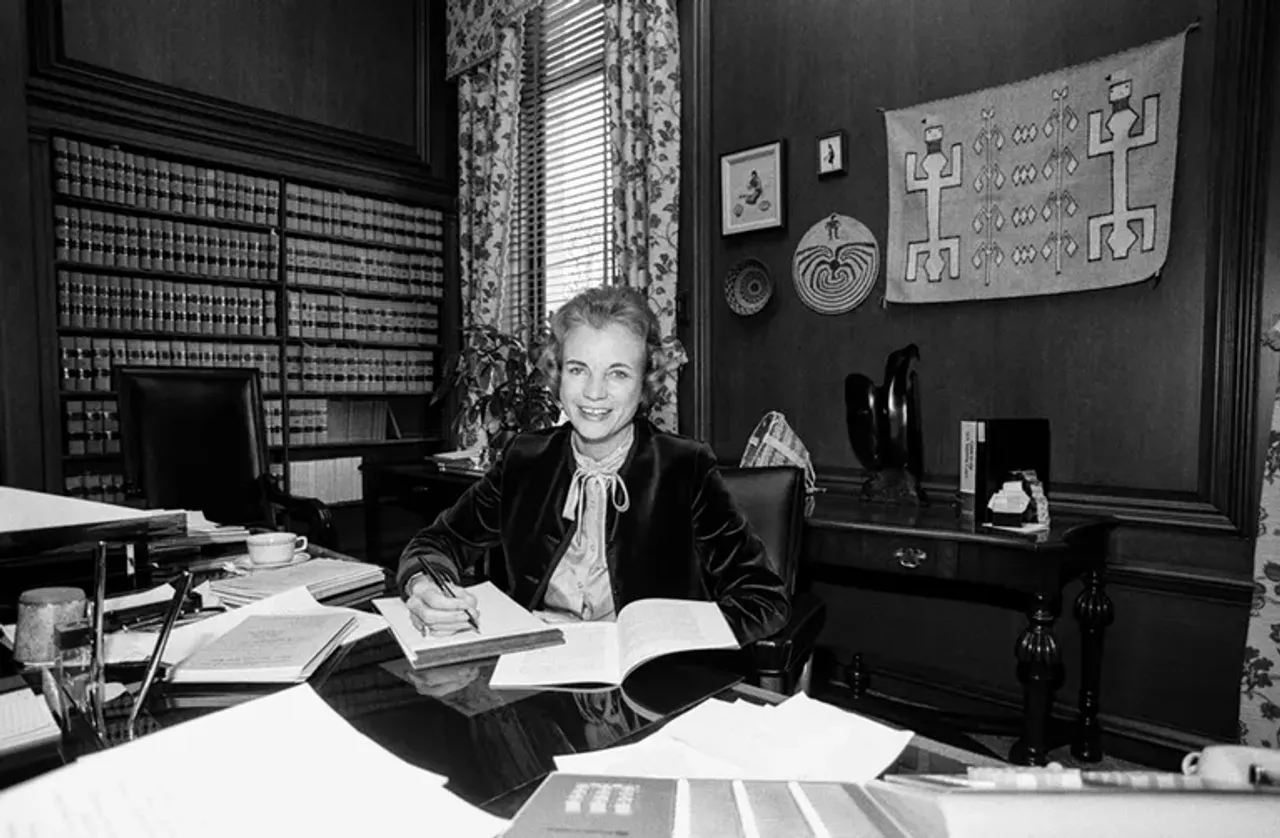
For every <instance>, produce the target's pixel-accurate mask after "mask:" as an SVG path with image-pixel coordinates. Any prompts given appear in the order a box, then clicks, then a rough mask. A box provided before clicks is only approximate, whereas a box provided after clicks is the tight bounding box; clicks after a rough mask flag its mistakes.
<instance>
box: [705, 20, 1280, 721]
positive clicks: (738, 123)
mask: <svg viewBox="0 0 1280 838" xmlns="http://www.w3.org/2000/svg"><path fill="white" fill-rule="evenodd" d="M694 5H695V6H696V5H698V4H694ZM707 16H708V17H709V18H710V20H709V25H708V31H709V33H710V34H709V37H708V38H706V39H705V41H704V43H706V44H708V46H707V48H708V49H709V52H710V60H709V65H710V66H709V73H708V75H709V78H710V82H709V89H710V92H711V96H710V98H711V103H710V115H709V117H708V118H707V119H706V120H705V121H704V122H703V123H701V125H700V126H699V125H695V126H693V132H694V133H693V136H694V142H697V141H698V137H699V136H700V137H701V141H702V142H703V143H704V144H705V146H706V148H707V150H708V151H709V153H710V155H711V158H712V159H711V161H710V162H711V166H712V167H713V171H712V172H703V173H702V174H703V186H702V188H704V189H705V188H707V184H710V194H709V195H708V199H709V200H710V202H711V204H712V207H713V212H714V213H715V216H714V218H715V227H714V230H713V231H712V233H713V235H712V236H711V237H710V238H709V240H708V242H699V243H697V244H689V243H688V242H687V240H686V247H687V248H690V249H691V251H692V252H693V253H694V255H693V257H692V258H691V262H692V263H693V264H692V265H691V268H692V270H693V271H697V270H699V269H700V270H702V271H703V272H704V273H705V276H699V277H698V281H700V282H705V283H706V285H707V288H709V289H710V290H709V293H707V294H706V296H705V297H704V298H703V299H702V301H701V302H702V305H701V306H700V309H699V312H698V314H699V317H701V318H702V324H703V327H704V328H705V330H706V331H708V332H709V335H710V336H709V339H706V340H707V346H706V349H705V350H704V352H705V353H707V354H708V355H709V357H706V356H704V358H702V359H700V360H704V361H705V363H706V364H707V369H708V371H709V372H708V381H707V384H706V385H705V387H704V388H703V391H704V392H705V394H706V396H707V399H708V404H709V407H708V408H707V411H706V412H707V413H708V414H709V416H708V417H707V420H706V421H707V424H706V429H707V433H708V436H709V441H710V442H711V443H712V444H713V446H714V447H715V449H716V451H717V453H718V454H719V455H720V456H722V457H724V458H726V459H736V458H737V456H738V455H739V454H740V453H741V451H742V448H743V445H744V444H745V442H746V439H747V436H748V434H749V433H750V431H751V429H752V427H753V426H754V424H755V423H756V422H757V421H758V419H759V418H760V416H761V415H762V414H763V413H765V412H766V411H768V410H781V411H783V412H784V413H785V414H786V415H787V417H788V419H789V420H790V422H791V424H792V425H793V426H794V427H795V429H796V430H797V432H798V433H799V434H800V436H801V438H802V439H803V440H804V442H805V443H806V445H807V446H808V448H809V450H810V452H811V454H812V455H813V458H814V461H815V464H816V465H817V467H818V469H819V473H820V479H819V482H820V483H826V484H827V485H828V486H830V487H832V489H833V490H849V489H851V488H853V487H856V486H857V485H858V483H859V482H860V480H861V478H862V476H863V475H862V472H861V470H860V467H859V464H858V462H857V460H856V458H855V457H854V456H853V453H852V450H851V448H850V446H849V443H848V441H847V438H846V434H845V427H844V408H843V403H842V384H843V379H844V377H845V375H847V374H848V373H851V372H862V373H866V374H869V375H871V376H872V377H873V378H875V379H877V380H878V379H879V378H880V377H881V374H882V370H883V365H884V361H885V358H886V356H887V355H888V353H889V352H891V351H892V350H894V349H896V348H898V347H901V346H904V345H905V344H907V343H912V342H914V343H916V344H917V345H918V346H919V347H920V352H921V356H922V359H921V364H920V380H921V385H922V401H923V403H922V414H923V427H924V440H925V455H924V459H925V468H926V471H927V472H928V477H927V479H928V481H930V482H931V483H932V485H933V487H934V488H935V496H941V497H944V498H945V497H946V496H947V495H949V494H950V492H952V491H954V488H955V485H956V475H957V471H958V458H959V455H958V426H959V421H960V419H962V418H965V417H972V416H1046V417H1048V418H1049V419H1050V420H1051V422H1052V428H1053V451H1052V458H1053V478H1054V484H1055V487H1056V489H1055V494H1056V495H1057V497H1056V500H1057V501H1058V502H1059V503H1061V504H1062V505H1063V508H1066V507H1067V506H1068V505H1069V506H1070V507H1072V508H1074V509H1076V510H1078V511H1092V512H1098V513H1107V512H1117V511H1118V512H1121V513H1122V514H1126V515H1128V517H1129V518H1130V519H1131V520H1133V521H1135V522H1137V521H1141V522H1142V525H1138V524H1137V523H1135V524H1133V525H1131V526H1126V527H1124V528H1122V529H1121V530H1120V531H1119V533H1118V534H1117V536H1116V537H1115V539H1114V543H1113V545H1112V551H1113V566H1114V570H1113V572H1112V574H1111V583H1112V594H1113V597H1114V599H1115V600H1116V603H1117V609H1118V612H1117V614H1118V615H1117V620H1116V624H1115V626H1114V627H1113V630H1112V632H1111V635H1110V637H1109V638H1108V641H1107V643H1108V647H1107V658H1106V664H1105V667H1104V673H1103V680H1104V694H1103V712H1104V718H1106V719H1108V720H1109V721H1110V722H1111V724H1112V725H1113V727H1115V726H1119V727H1125V728H1127V729H1128V730H1129V731H1130V732H1135V733H1134V735H1137V736H1140V737H1142V736H1145V737H1147V738H1154V739H1162V738H1163V740H1164V741H1173V740H1176V739H1177V738H1178V737H1179V736H1181V735H1183V734H1185V733H1191V734H1196V735H1206V736H1211V737H1222V738H1228V737H1231V736H1232V735H1233V734H1234V732H1235V701H1236V690H1237V688H1238V672H1239V661H1240V659H1241V658H1240V655H1241V651H1242V643H1243V637H1244V626H1245V622H1246V620H1247V616H1248V582H1247V580H1248V577H1249V572H1250V566H1251V559H1252V549H1251V548H1252V540H1251V538H1250V533H1251V527H1252V526H1253V523H1252V518H1251V514H1250V513H1251V510H1252V508H1253V505H1254V504H1255V503H1256V501H1255V500H1254V498H1256V485H1254V484H1256V482H1257V481H1258V479H1259V475H1260V468H1259V465H1260V464H1259V462H1258V460H1257V452H1258V451H1259V450H1260V449H1259V447H1258V439H1259V437H1260V436H1262V435H1263V433H1264V429H1263V428H1262V426H1261V424H1260V423H1261V422H1262V421H1263V419H1264V418H1265V416H1264V411H1263V410H1262V409H1261V407H1262V406H1263V405H1265V404H1266V403H1267V402H1268V401H1269V399H1270V394H1271V392H1272V389H1271V388H1272V386H1273V385H1272V384H1271V383H1270V382H1272V381H1274V377H1275V360H1274V359H1273V358H1270V357H1263V358H1259V356H1258V353H1257V350H1256V341H1257V325H1258V314H1259V310H1260V309H1264V310H1268V311H1269V310H1271V309H1272V308H1274V306H1275V305H1276V304H1277V301H1276V299H1275V294H1274V293H1268V294H1267V295H1266V296H1265V297H1264V296H1263V295H1262V293H1261V289H1262V287H1263V283H1262V275H1263V274H1262V270H1263V265H1262V257H1263V253H1264V252H1269V253H1270V254H1271V258H1272V264H1273V265H1274V259H1275V251H1276V247H1277V245H1276V235H1275V231H1274V227H1275V223H1274V221H1272V222H1271V226H1270V228H1268V227H1267V226H1266V216H1265V215H1264V214H1263V210H1265V207H1266V199H1267V198H1268V194H1270V195H1272V196H1274V195H1277V194H1278V190H1277V186H1276V181H1275V180H1270V181H1269V180H1267V179H1266V178H1267V175H1268V170H1267V168H1266V164H1267V163H1268V162H1269V153H1270V152H1269V144H1268V143H1267V140H1266V137H1267V135H1268V134H1269V132H1270V130H1271V122H1270V114H1271V112H1272V110H1273V103H1272V102H1271V101H1270V98H1271V97H1272V96H1273V95H1274V94H1273V93H1272V92H1271V91H1270V85H1269V84H1268V85H1262V84H1261V82H1260V81H1259V79H1262V78H1271V77H1273V76H1274V75H1275V73H1276V69H1277V68H1276V63H1275V57H1276V53H1277V49H1276V26H1275V15H1274V14H1271V15H1270V17H1268V14H1267V4H1266V3H1265V2H1263V1H1262V0H1225V2H1221V3H1215V2H1213V1H1212V0H1046V2H1041V3H1023V2H1019V0H970V1H969V2H950V0H901V2H893V3H878V2H870V0H858V2H848V0H819V1H818V2H810V3H806V4H803V9H801V8H799V7H796V6H795V5H794V4H786V3H774V2H769V0H739V2H736V3H734V4H732V10H730V9H729V8H728V7H725V8H721V7H720V6H719V5H718V4H713V5H712V7H711V8H710V10H709V12H708V13H707ZM690 17H694V18H696V17H697V14H696V13H692V14H691V15H690ZM1195 21H1199V27H1198V28H1197V29H1196V30H1195V31H1193V32H1192V33H1191V34H1190V35H1189V38H1188V41H1187V51H1186V62H1185V67H1184V74H1183V99H1182V125H1181V130H1180V134H1179V148H1178V158H1177V172H1176V178H1177V181H1176V189H1175V197H1174V209H1173V219H1172V225H1173V227H1172V239H1171V244H1170V248H1169V256H1168V261H1167V262H1166V265H1165V268H1164V270H1163V272H1162V274H1161V276H1160V279H1159V282H1153V281H1148V282H1144V283H1141V284H1138V285H1134V286H1129V287H1124V288H1119V289H1113V290H1104V291H1096V292H1089V293H1081V294H1069V295H1060V296H1052V297H1042V298H1025V299H1015V300H997V301H990V302H977V303H959V304H950V305H926V306H907V305H895V306H889V307H886V306H884V305H882V304H881V297H882V295H883V289H884V284H883V277H881V279H880V281H879V282H878V284H877V286H876V288H875V289H874V290H873V292H872V295H871V297H870V298H868V300H867V301H866V302H865V303H864V304H863V305H862V306H861V307H859V308H858V309H856V310H855V311H853V312H850V313H848V314H845V315H841V316H836V317H829V316H823V315H819V314H816V313H814V312H812V311H810V310H809V309H808V308H806V307H805V306H804V305H803V303H801V302H800V300H799V298H798V297H797V295H796V293H795V289H794V285H793V283H792V279H791V259H792V255H793V253H794V249H795V247H796V244H797V243H798V242H799V240H800V238H801V236H803V234H804V233H805V231H806V230H807V229H808V228H809V227H810V226H811V225H813V224H814V223H816V222H818V221H819V220H820V219H822V218H823V217H824V216H825V215H826V214H828V213H831V212H840V213H843V214H847V215H851V216H854V217H855V218H858V219H859V220H861V221H862V222H863V223H865V224H866V225H867V226H868V227H869V228H870V229H871V230H872V232H873V233H874V234H875V235H876V237H877V239H878V240H879V241H880V242H881V243H883V242H884V240H885V235H886V231H887V224H888V222H887V211H888V192H887V185H886V166H887V164H886V159H885V156H886V150H885V139H884V122H883V116H882V113H881V111H882V109H894V108H899V107H907V106H911V105H915V104H919V103H923V102H927V101H931V100H935V99H940V98H945V97H949V96H955V95H959V94H964V93H969V92H974V91H977V90H980V89H982V88H985V87H989V86H993V85H1000V84H1005V83H1009V82H1014V81H1018V80H1021V79H1024V78H1027V77H1029V76H1032V75H1036V74H1039V73H1043V72H1047V71H1050V70H1053V69H1055V68H1059V67H1062V66H1066V65H1070V64H1075V63H1080V62H1084V61H1088V60H1092V59H1096V58H1099V57H1102V56H1105V55H1107V54H1109V53H1113V52H1116V51H1120V50H1124V49H1128V48H1132V47H1135V46H1138V45H1141V44H1143V43H1146V42H1148V41H1152V40H1156V39H1158V38H1162V37H1166V36H1169V35H1172V34H1175V33H1177V32H1178V31H1180V30H1181V29H1183V28H1184V27H1186V26H1188V25H1189V24H1192V23H1193V22H1195ZM1259 27H1263V29H1262V30H1261V31H1262V32H1264V33H1266V35H1265V37H1263V35H1261V34H1259V32H1260V30H1259ZM1268 27H1269V28H1268ZM686 35H687V36H691V37H697V36H696V35H694V34H692V33H690V32H688V31H686ZM685 51H686V53H692V52H696V50H695V49H694V47H691V46H689V45H687V44H686V46H685ZM695 83H696V81H695ZM1264 91H1265V95H1263V93H1264ZM699 128H701V130H702V132H704V133H702V134H701V135H699V134H698V133H697V132H698V130H699ZM834 129H843V130H845V131H846V132H847V133H848V140H849V154H848V157H849V171H848V174H847V175H846V176H843V177H836V178H827V179H823V180H819V179H818V177H817V174H816V159H815V158H816V140H817V137H818V136H819V135H821V134H824V133H827V132H829V131H831V130H834ZM777 139H782V140H783V141H785V143H786V144H787V156H786V159H787V164H786V181H785V183H786V185H785V195H786V200H787V207H786V218H787V226H786V228H785V229H783V230H772V231H762V232H755V233H747V234H742V235H734V236H728V237H720V236H719V235H718V233H719V217H718V212H719V197H718V176H717V175H716V174H715V171H716V170H718V159H719V155H721V154H724V153H727V152H730V151H735V150H738V149H741V148H744V147H749V146H753V145H756V144H761V143H766V142H770V141H773V140H777ZM688 153H689V152H686V154H688ZM1233 161H1234V162H1233ZM1271 203H1272V205H1275V203H1276V201H1274V200H1273V201H1272V202H1271ZM699 253H700V255H699ZM748 257H751V258H756V259H760V260H762V261H763V262H765V264H766V265H767V266H768V267H769V269H770V271H771V273H772V275H773V278H774V285H775V291H774V297H773V300H772V301H771V302H770V304H769V305H768V307H767V308H766V309H765V310H764V311H763V312H762V313H761V314H759V315H756V316H754V317H749V318H741V317H738V316H736V315H734V314H733V313H732V312H731V311H730V310H729V308H728V307H727V305H726V304H725V302H724V299H723V295H722V293H721V288H722V284H723V281H724V277H725V276H726V274H727V272H728V271H729V270H730V268H731V267H732V266H733V265H734V264H735V263H737V262H738V261H739V260H741V259H744V258H748ZM882 268H883V265H882ZM693 296H694V297H696V294H695V295H693ZM1259 368H1261V374H1262V375H1263V376H1267V377H1268V378H1267V382H1268V383H1267V384H1266V385H1264V387H1263V393H1264V394H1265V398H1263V399H1259V398H1258V397H1257V377H1258V374H1259ZM816 535H817V537H815V538H813V539H811V542H810V546H809V554H808V556H809V560H810V561H812V562H815V563H822V562H823V561H824V558H825V559H828V560H829V559H830V558H831V557H833V556H835V555H838V553H839V551H841V550H845V549H849V543H848V541H847V540H846V539H844V538H843V537H842V536H841V535H840V534H839V533H832V532H826V533H818V534H816ZM820 590H821V592H822V593H823V595H824V596H825V597H826V598H827V599H828V601H829V602H831V604H832V605H833V606H834V607H833V608H832V609H831V610H832V619H831V621H830V623H831V624H830V626H829V629H828V631H827V633H826V636H825V641H826V642H827V643H829V644H831V645H832V646H834V647H836V648H837V649H839V650H840V651H841V652H843V653H846V654H847V653H849V652H852V651H861V652H863V653H864V654H865V655H866V656H867V657H868V658H869V659H870V660H871V662H872V663H873V664H878V665H879V666H880V667H881V668H882V670H883V671H885V672H887V673H889V674H891V675H893V674H896V675H901V676H902V678H903V680H904V683H905V682H906V681H912V680H913V681H916V682H925V683H933V684H934V685H937V686H942V685H947V686H948V687H955V688H956V689H958V690H959V691H960V692H970V693H973V694H984V695H987V696H996V697H997V698H998V699H1000V700H1005V701H1010V702H1013V701H1016V700H1017V698H1018V695H1019V687H1018V685H1017V682H1016V680H1015V679H1014V672H1013V665H1012V656H1011V654H1010V650H1011V649H1012V647H1013V643H1014V639H1015V638H1016V636H1017V632H1018V631H1019V630H1020V629H1021V627H1022V625H1023V618H1022V617H1021V616H1020V615H1018V614H1016V613H1011V612H1001V611H997V610H994V609H988V608H986V607H983V606H976V605H967V604H963V603H946V604H938V603H936V602H933V601H929V600H924V599H921V598H913V597H907V596H901V595H890V594H881V593H873V592H867V591H853V590H850V589H847V588H844V587H841V586H839V585H831V584H823V585H821V586H820ZM1068 602H1069V600H1068ZM1070 625H1071V621H1070V617H1069V616H1068V617H1067V618H1066V619H1064V620H1063V622H1062V625H1061V626H1060V631H1059V638H1060V639H1061V640H1062V641H1064V647H1065V648H1064V654H1065V655H1066V656H1067V657H1066V659H1067V660H1068V661H1069V662H1073V655H1074V650H1075V645H1074V638H1073V637H1072V634H1073V632H1072V631H1070V630H1069V627H1070ZM1074 678H1075V674H1074V672H1072V673H1069V675H1068V682H1067V685H1066V689H1065V690H1064V691H1063V692H1061V693H1060V694H1059V697H1060V699H1063V698H1065V699H1066V701H1067V703H1070V702H1071V701H1072V700H1073V699H1074V692H1073V690H1074V683H1075V682H1074V680H1073V679H1074ZM1153 730H1154V731H1157V732H1156V733H1152V732H1151V731H1153Z"/></svg>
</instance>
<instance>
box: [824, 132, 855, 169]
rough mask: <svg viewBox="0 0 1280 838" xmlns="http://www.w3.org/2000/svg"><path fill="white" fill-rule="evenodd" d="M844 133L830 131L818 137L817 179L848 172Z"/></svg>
mask: <svg viewBox="0 0 1280 838" xmlns="http://www.w3.org/2000/svg"><path fill="white" fill-rule="evenodd" d="M846 145H847V143H846V142H845V134H844V131H832V132H831V133H830V134H823V135H822V136H821V137H818V177H829V176H831V175H842V174H844V173H845V172H847V171H848V170H849V167H848V162H847V160H846V159H845V146H846Z"/></svg>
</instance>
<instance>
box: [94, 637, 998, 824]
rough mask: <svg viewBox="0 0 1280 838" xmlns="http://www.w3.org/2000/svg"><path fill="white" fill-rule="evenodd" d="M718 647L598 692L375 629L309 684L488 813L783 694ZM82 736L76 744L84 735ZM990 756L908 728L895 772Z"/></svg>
mask: <svg viewBox="0 0 1280 838" xmlns="http://www.w3.org/2000/svg"><path fill="white" fill-rule="evenodd" d="M729 660H730V659H729V658H727V657H724V656H723V655H719V654H711V655H707V654H694V655H684V656H674V657H672V658H668V659H661V660H659V661H656V662H654V663H653V664H650V665H649V666H646V667H642V668H641V669H640V670H638V671H637V672H636V673H634V674H633V676H632V677H630V678H629V679H628V681H627V684H626V686H625V687H624V688H621V689H613V690H608V691H602V692H559V691H537V690H501V691H498V690H491V689H489V687H488V681H489V674H490V673H491V672H492V669H493V665H494V661H493V660H489V661H481V662H476V663H471V664H458V665H454V666H449V667H441V668H438V669H428V670H422V671H413V670H411V669H410V668H409V667H408V665H407V663H406V662H405V660H404V658H403V656H402V654H401V652H400V649H399V647H398V646H397V645H396V644H395V642H394V641H393V640H392V639H391V638H390V636H389V635H387V634H385V633H384V634H379V635H375V636H373V637H370V638H367V639H365V640H362V641H360V642H359V643H356V644H354V645H353V646H351V647H350V648H349V649H346V650H343V651H341V652H339V656H338V657H337V658H336V659H335V660H334V661H333V662H332V665H330V666H328V667H326V670H325V671H323V672H321V673H317V675H316V676H315V677H313V678H312V681H311V683H312V686H314V687H315V689H316V691H317V693H319V695H320V696H321V697H323V698H324V699H325V700H326V701H327V702H328V703H329V704H330V705H331V706H332V707H333V708H334V709H336V710H337V711H338V712H339V713H340V714H341V715H342V716H343V717H344V718H345V719H347V720H348V721H349V722H350V723H351V724H352V725H353V726H354V727H355V728H356V729H357V730H359V731H360V732H362V733H364V734H365V735H366V736H368V737H369V738H370V739H372V740H373V741H375V742H377V743H379V744H380V745H382V746H383V747H385V748H387V749H388V750H389V751H391V752H392V753H394V754H396V755H398V756H400V757H401V758H403V759H405V760H407V761H408V762H411V763H413V764H415V765H418V766H421V767H423V768H426V769H428V770H431V771H435V772H437V773H440V774H443V775H446V776H448V777H449V788H450V789H451V790H452V791H454V792H455V793H457V794H458V795H460V796H461V797H463V798H464V799H466V800H468V801H470V802H472V803H475V804H477V805H480V806H483V807H484V808H486V809H487V810H489V811H491V812H493V813H494V814H498V815H502V816H510V815H511V814H513V813H514V812H515V810H516V809H517V808H519V806H520V805H521V804H522V803H523V802H524V800H525V799H527V797H528V796H529V795H530V794H532V792H533V791H534V790H535V789H536V787H537V785H538V783H539V782H540V781H541V780H542V778H543V777H544V776H545V775H546V774H547V773H548V772H550V771H552V770H554V767H555V765H554V761H553V758H554V757H555V756H558V755H562V754H569V753H580V752H584V751H591V750H598V749H601V748H606V747H609V746H612V745H615V744H620V743H625V742H631V741H636V740H638V739H641V738H643V737H644V736H647V735H648V734H649V733H651V732H652V731H654V730H656V729H658V728H659V727H660V726H661V725H662V723H663V722H664V721H665V720H667V719H669V718H671V717H672V716H674V715H676V714H678V713H680V712H682V711H684V710H686V709H688V708H690V707H692V706H694V705H696V704H697V703H699V702H701V701H703V700H704V699H706V698H708V697H710V696H719V697H722V698H726V699H729V700H733V699H744V700H748V701H754V702H759V703H769V702H774V701H778V700H781V698H782V697H781V696H778V695H776V694H773V693H769V692H765V691H763V690H759V689H757V688H754V687H751V686H749V685H746V684H742V683H740V682H739V679H738V677H737V676H736V675H734V674H732V673H731V671H730V670H729V668H728V667H727V666H726V665H725V664H726V663H728V662H729ZM226 703H227V702H226V694H225V693H223V694H222V695H220V696H213V695H206V696H200V695H199V694H188V695H185V696H183V697H182V698H178V697H177V696H176V695H166V694H165V693H160V694H159V695H157V696H156V697H155V699H154V700H153V701H152V702H151V706H150V708H149V710H150V712H149V713H148V714H147V715H146V716H144V718H143V719H141V720H140V722H139V734H140V735H145V733H146V732H147V731H150V730H155V729H157V728H158V727H161V726H166V725H170V724H176V723H179V722H181V721H182V720H184V719H188V718H192V717H193V716H195V715H199V714H202V713H206V712H210V709H211V708H212V707H215V706H218V705H221V706H225V705H226ZM127 715H128V706H127V701H126V700H122V701H121V703H119V704H117V705H114V706H112V707H111V708H110V712H109V714H108V734H107V739H108V741H109V742H110V743H112V744H115V743H118V742H123V741H125V736H124V720H125V718H126V717H127ZM81 747H84V746H83V745H82V746H81ZM991 764H998V763H996V761H994V760H991V759H990V758H988V757H984V756H981V755H978V754H970V753H968V752H965V751H962V750H959V749H957V748H952V747H950V746H946V745H942V744H940V743H937V742H934V741H932V740H927V739H924V738H922V737H916V739H914V740H913V741H912V744H911V745H910V746H909V747H908V749H907V751H906V752H905V753H904V754H903V757H902V758H901V759H900V760H899V763H898V764H897V765H896V766H895V767H894V768H893V769H891V771H893V772H894V773H922V772H930V773H933V772H954V771H963V767H964V766H965V765H991Z"/></svg>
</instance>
